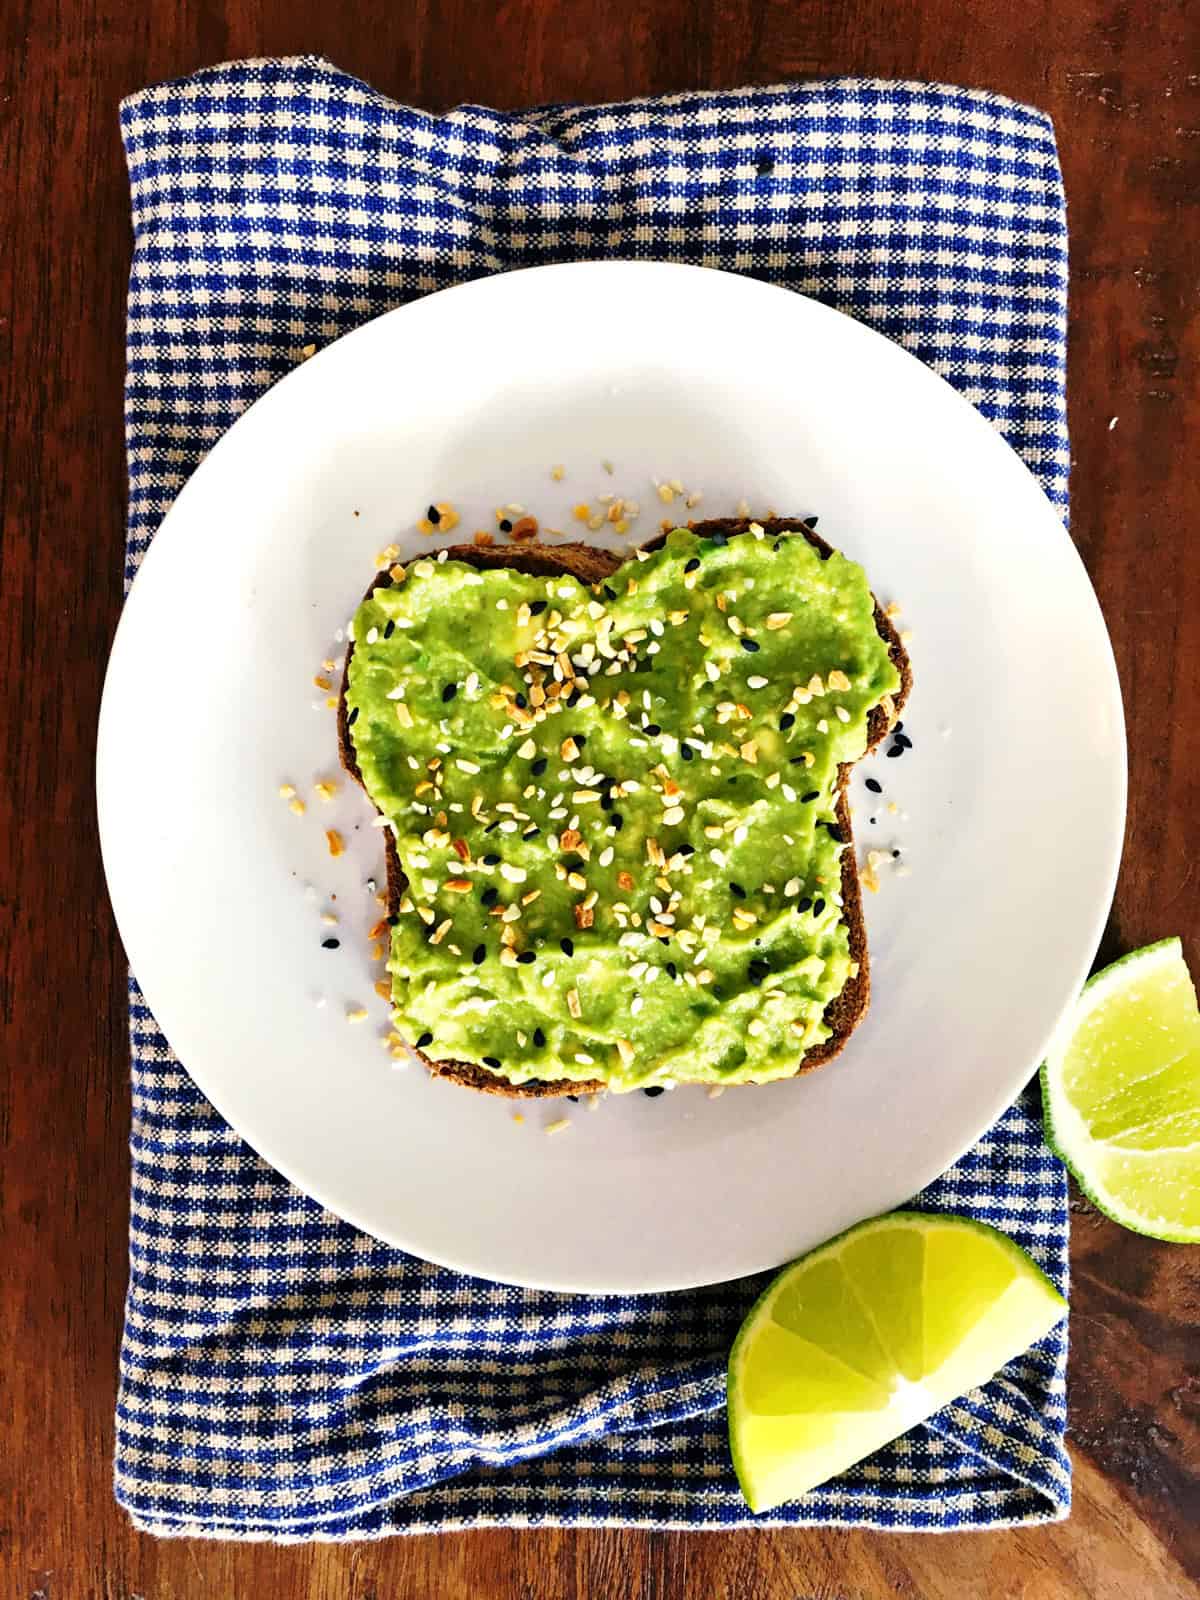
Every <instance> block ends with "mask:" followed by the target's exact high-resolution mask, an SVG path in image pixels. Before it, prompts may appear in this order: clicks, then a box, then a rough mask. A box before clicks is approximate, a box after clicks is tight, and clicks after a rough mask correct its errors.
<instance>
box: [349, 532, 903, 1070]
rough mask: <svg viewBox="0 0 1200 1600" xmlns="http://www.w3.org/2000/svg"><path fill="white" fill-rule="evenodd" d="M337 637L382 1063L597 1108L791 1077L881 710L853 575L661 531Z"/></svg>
mask: <svg viewBox="0 0 1200 1600" xmlns="http://www.w3.org/2000/svg"><path fill="white" fill-rule="evenodd" d="M388 581H389V580H388V579H387V578H386V577H385V578H381V583H384V584H386V583H387V582H388ZM354 641H355V644H354V653H353V655H352V657H351V661H350V671H349V684H348V688H347V702H348V714H349V716H350V719H351V727H350V736H351V738H352V740H353V744H354V751H355V755H356V757H357V759H358V765H359V769H360V771H361V773H362V777H363V780H364V782H365V784H366V788H367V792H368V793H369V795H370V797H371V799H372V800H373V801H374V803H375V805H376V806H377V807H378V808H379V810H380V811H381V812H382V813H383V814H384V815H385V816H386V817H387V818H388V821H389V824H390V826H391V829H392V832H393V835H394V837H395V842H396V848H397V850H398V852H399V857H400V862H401V864H402V866H403V869H404V872H405V875H406V876H407V878H408V889H407V892H406V894H405V895H404V898H403V900H402V902H401V904H400V908H399V916H398V917H397V918H396V920H395V924H394V926H393V927H392V930H391V952H390V959H389V962H388V967H389V970H390V973H391V985H392V1002H393V1008H394V1017H395V1021H396V1026H397V1028H398V1029H399V1031H400V1032H401V1033H402V1034H403V1035H404V1036H405V1037H406V1038H407V1039H409V1040H410V1041H419V1042H420V1043H421V1046H422V1048H423V1049H424V1050H425V1052H426V1054H427V1055H429V1056H430V1057H432V1058H433V1059H435V1060H450V1059H453V1060H460V1061H472V1062H476V1063H479V1064H481V1065H483V1066H485V1067H487V1068H489V1069H491V1070H492V1071H494V1072H496V1073H499V1074H501V1075H502V1076H503V1077H505V1078H507V1079H509V1080H510V1081H511V1082H513V1083H527V1082H529V1081H531V1080H535V1079H542V1080H551V1079H552V1080H562V1079H572V1080H574V1081H577V1082H583V1081H586V1080H592V1079H599V1080H602V1081H603V1082H604V1083H606V1084H607V1085H608V1086H609V1087H610V1088H611V1089H614V1090H617V1091H623V1090H630V1089H635V1088H643V1087H646V1086H649V1085H653V1084H655V1083H660V1082H666V1081H669V1080H674V1081H676V1082H698V1083H709V1084H722V1083H747V1082H754V1083H761V1082H765V1081H767V1080H769V1079H772V1078H784V1077H788V1076H790V1075H791V1074H792V1073H793V1072H794V1071H795V1069H796V1065H797V1063H798V1061H799V1059H800V1057H801V1056H803V1055H804V1053H805V1052H806V1051H807V1050H809V1049H811V1048H812V1047H813V1046H814V1045H816V1044H818V1043H819V1042H820V1041H822V1040H823V1039H825V1038H827V1037H828V1036H829V1032H830V1030H829V1028H828V1026H827V1025H826V1023H825V1021H824V1019H823V1013H824V1011H825V1008H826V1006H827V1005H828V1004H829V1002H830V1001H831V1000H832V999H834V998H835V997H836V996H837V995H838V994H840V993H841V990H842V989H843V987H844V986H845V984H846V982H847V979H848V978H849V976H850V974H851V956H850V950H849V941H848V934H847V927H846V924H845V923H844V922H843V921H842V911H841V892H840V890H841V865H840V854H841V850H842V848H843V846H842V842H841V839H840V835H839V831H838V827H837V821H836V817H835V806H836V800H837V785H838V767H839V764H840V763H842V762H851V761H854V760H856V759H857V758H858V757H859V756H861V755H862V753H863V750H864V749H865V747H866V740H867V733H866V718H867V714H868V712H869V711H870V710H871V708H872V707H873V706H875V705H877V704H878V703H879V701H880V700H881V698H882V697H883V696H884V695H887V694H890V693H893V692H895V690H896V689H897V688H898V686H899V677H898V674H897V672H896V670H895V667H894V666H893V665H892V662H891V661H890V659H889V657H888V652H887V648H886V646H885V644H884V643H883V641H882V640H881V639H880V637H879V634H878V632H877V631H876V628H875V623H874V618H873V601H872V597H871V593H870V590H869V589H868V586H867V580H866V577H865V575H864V574H863V571H862V569H861V568H860V567H859V566H857V565H856V564H855V563H854V562H852V561H849V560H847V559H846V558H845V557H844V556H842V555H839V554H836V553H835V554H833V555H831V556H830V557H828V559H825V560H823V559H822V558H821V556H820V554H819V552H818V551H817V550H815V549H814V548H813V546H812V545H810V544H809V543H808V541H807V540H806V539H805V538H804V537H803V535H801V534H799V533H797V534H794V535H785V536H783V537H775V538H768V537H764V536H763V531H762V529H761V528H758V527H757V525H755V526H752V528H751V532H750V534H748V535H740V536H738V537H736V538H733V539H730V540H725V539H723V538H721V537H717V538H715V539H714V538H702V537H697V536H696V535H695V534H693V533H691V532H689V531H688V530H686V529H676V530H675V531H674V532H673V533H671V534H669V535H668V537H667V539H666V542H665V544H664V545H663V547H662V548H661V549H659V550H658V551H656V552H654V553H653V554H651V555H649V556H647V557H646V558H645V559H644V560H631V561H629V562H628V563H627V564H626V565H624V566H622V567H621V568H620V569H619V570H618V571H617V572H615V573H614V574H613V575H612V576H611V577H610V578H608V579H607V580H605V581H604V582H603V583H602V584H598V585H595V586H594V587H589V586H588V585H586V584H584V583H580V582H579V581H578V580H577V579H575V578H573V577H568V576H565V575H556V576H553V577H528V576H526V575H524V574H523V573H520V572H516V571H511V570H508V569H498V570H493V571H477V570H476V569H475V568H473V567H471V566H469V565H467V564H465V563H463V562H458V561H449V560H448V561H444V562H439V561H436V560H432V559H422V560H418V561H415V562H413V563H412V564H410V565H409V566H408V568H407V569H406V571H405V573H404V575H403V580H402V581H400V582H398V583H395V584H394V585H392V586H391V587H380V588H376V589H375V590H374V592H373V593H372V594H371V596H370V597H369V599H367V600H366V601H364V602H363V604H362V606H361V607H360V608H359V610H358V613H357V615H356V617H355V619H354Z"/></svg>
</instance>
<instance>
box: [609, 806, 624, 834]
mask: <svg viewBox="0 0 1200 1600" xmlns="http://www.w3.org/2000/svg"><path fill="white" fill-rule="evenodd" d="M612 825H613V827H614V828H615V829H616V830H617V832H618V833H620V831H621V829H622V828H623V827H624V826H625V818H624V817H623V816H622V815H621V813H620V812H619V811H614V812H613V814H612Z"/></svg>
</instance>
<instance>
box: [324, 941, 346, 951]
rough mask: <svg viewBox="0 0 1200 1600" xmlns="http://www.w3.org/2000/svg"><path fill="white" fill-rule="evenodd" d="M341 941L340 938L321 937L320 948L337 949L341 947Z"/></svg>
mask: <svg viewBox="0 0 1200 1600" xmlns="http://www.w3.org/2000/svg"><path fill="white" fill-rule="evenodd" d="M341 943H342V941H341V940H340V939H322V940H321V949H322V950H337V949H340V948H341Z"/></svg>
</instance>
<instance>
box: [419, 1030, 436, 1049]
mask: <svg viewBox="0 0 1200 1600" xmlns="http://www.w3.org/2000/svg"><path fill="white" fill-rule="evenodd" d="M432 1043H433V1035H432V1034H431V1033H423V1034H421V1036H420V1037H419V1038H418V1040H417V1049H418V1050H424V1048H425V1046H426V1045H427V1044H432Z"/></svg>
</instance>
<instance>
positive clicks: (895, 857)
mask: <svg viewBox="0 0 1200 1600" xmlns="http://www.w3.org/2000/svg"><path fill="white" fill-rule="evenodd" d="M899 854H900V852H899V850H893V851H892V860H893V861H895V860H896V859H897V857H898V856H899Z"/></svg>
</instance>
